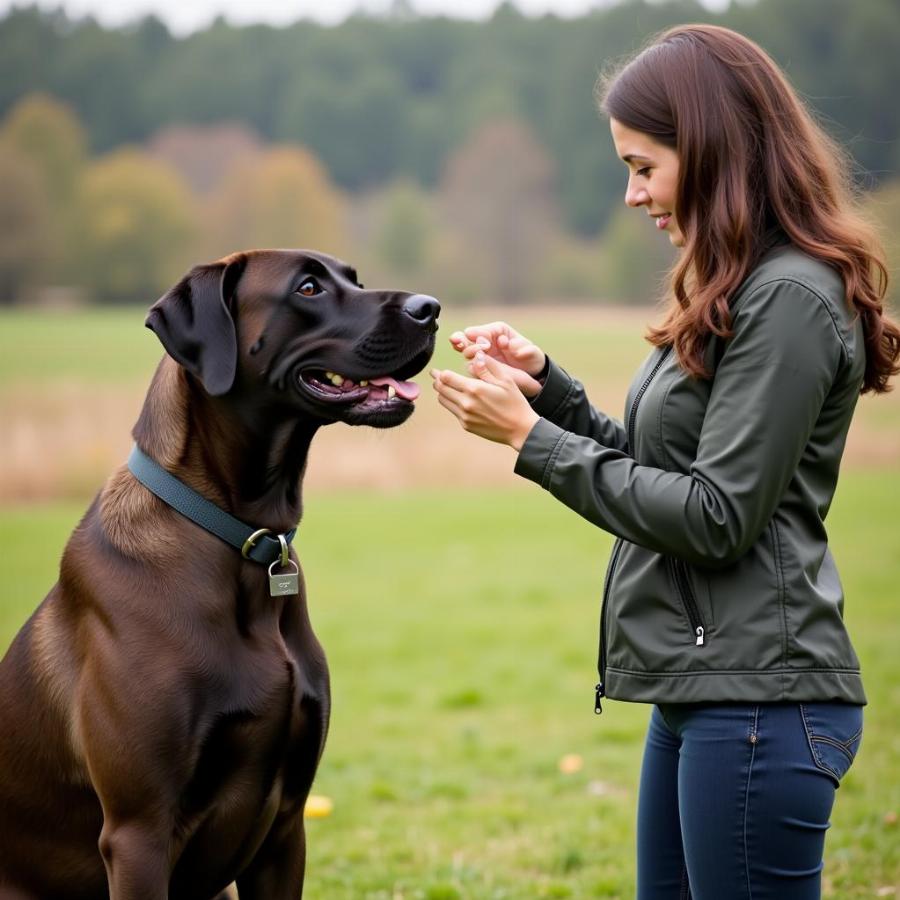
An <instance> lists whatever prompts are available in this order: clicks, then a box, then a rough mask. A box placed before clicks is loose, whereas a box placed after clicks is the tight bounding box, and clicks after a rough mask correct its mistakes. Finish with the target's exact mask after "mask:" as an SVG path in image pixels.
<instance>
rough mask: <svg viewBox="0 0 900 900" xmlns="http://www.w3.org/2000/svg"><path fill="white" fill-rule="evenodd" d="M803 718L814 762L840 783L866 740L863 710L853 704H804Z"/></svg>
mask: <svg viewBox="0 0 900 900" xmlns="http://www.w3.org/2000/svg"><path fill="white" fill-rule="evenodd" d="M800 716H801V718H802V719H803V727H804V729H805V730H806V738H807V740H808V741H809V749H810V751H811V752H812V756H813V762H815V764H816V765H817V766H818V767H819V768H820V769H822V771H824V772H827V773H828V774H829V775H831V777H832V778H834V780H835V781H836V782H838V783H840V780H841V779H842V778H843V777H844V775H846V774H847V770H848V769H849V768H850V765H851V763H852V762H853V760H854V758H855V756H856V753H857V751H858V750H859V745H860V742H861V741H862V729H863V712H862V707H861V706H857V705H856V704H853V703H801V704H800Z"/></svg>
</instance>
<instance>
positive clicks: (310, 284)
mask: <svg viewBox="0 0 900 900" xmlns="http://www.w3.org/2000/svg"><path fill="white" fill-rule="evenodd" d="M321 291H322V289H321V288H320V287H319V282H318V281H316V279H315V278H307V279H305V280H304V281H303V283H302V284H301V285H300V287H298V288H297V293H298V294H302V295H303V296H304V297H314V296H315V295H316V294H318V293H321Z"/></svg>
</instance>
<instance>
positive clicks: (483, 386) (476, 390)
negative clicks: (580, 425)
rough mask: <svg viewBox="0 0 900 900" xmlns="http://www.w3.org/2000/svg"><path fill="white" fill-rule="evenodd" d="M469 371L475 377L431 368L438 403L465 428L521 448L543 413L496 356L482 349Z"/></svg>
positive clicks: (501, 442)
mask: <svg viewBox="0 0 900 900" xmlns="http://www.w3.org/2000/svg"><path fill="white" fill-rule="evenodd" d="M469 371H470V372H471V373H472V374H473V375H474V376H475V377H474V378H467V377H466V376H465V375H460V374H459V373H458V372H453V371H452V370H450V369H444V370H440V369H432V370H431V377H432V378H433V379H434V383H433V386H434V389H435V390H436V391H437V394H438V403H440V404H441V406H444V407H446V408H447V409H449V410H450V412H452V413H453V415H454V416H456V418H457V419H459V422H460V424H461V425H462V427H463V428H465V430H466V431H470V432H472V434H477V435H478V436H479V437H483V438H487V440H489V441H496V442H497V443H499V444H509V446H510V447H512V448H513V449H515V450H521V449H522V444H524V443H525V438H526V437H528V432H530V431H531V429H532V428H533V427H534V423H535V422H537V420H538V419H539V418H540V416H539V415H538V414H537V413H536V412H535V411H534V410H533V409H532V408H531V406H530V405H529V403H528V401H527V400H526V399H525V397H524V396H523V395H522V392H521V391H520V390H519V387H518V385H516V383H515V381H513V379H512V377H511V376H510V375H509V374H507V373H506V372H505V371H504V370H503V368H502V367H501V366H500V364H499V363H497V362H496V360H493V359H491V358H490V357H489V356H487V355H485V354H484V353H481V352H479V353H477V354H476V356H475V358H474V359H473V360H472V361H471V362H470V363H469Z"/></svg>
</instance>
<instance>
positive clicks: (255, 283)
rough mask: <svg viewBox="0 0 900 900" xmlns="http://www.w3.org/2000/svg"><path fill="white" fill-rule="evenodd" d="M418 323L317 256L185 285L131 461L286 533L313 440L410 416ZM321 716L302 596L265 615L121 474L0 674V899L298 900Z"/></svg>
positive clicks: (421, 303)
mask: <svg viewBox="0 0 900 900" xmlns="http://www.w3.org/2000/svg"><path fill="white" fill-rule="evenodd" d="M439 310H440V307H439V306H438V303H437V301H436V300H434V299H433V298H431V297H426V296H423V295H418V294H416V295H413V294H408V293H398V292H379V291H367V290H364V289H363V286H362V285H360V284H358V283H357V278H356V273H355V272H354V271H353V270H352V269H351V268H349V267H348V266H346V265H344V264H342V263H340V262H339V261H338V260H336V259H333V258H332V257H329V256H325V255H322V254H317V253H308V252H302V251H287V250H277V251H252V252H248V253H240V254H235V255H233V256H230V257H226V258H225V259H223V260H221V261H219V262H217V263H214V264H212V265H209V266H201V267H198V268H195V269H194V270H193V271H192V272H191V273H190V274H189V275H188V276H186V277H185V278H184V279H183V280H182V281H181V282H180V283H179V284H178V285H176V286H175V287H174V288H173V289H172V290H171V291H169V292H168V293H167V294H166V295H165V296H164V297H162V298H161V299H160V300H159V301H158V302H157V303H156V304H155V305H154V306H153V308H152V309H151V310H150V314H149V316H148V318H147V325H148V326H149V327H150V328H152V329H153V330H154V331H155V332H156V334H157V335H158V336H159V338H160V340H161V341H162V343H163V345H164V346H165V348H166V350H167V351H168V354H169V356H166V357H164V358H163V360H162V362H161V363H160V365H159V368H158V369H157V371H156V375H155V376H154V378H153V382H152V384H151V386H150V389H149V391H148V393H147V398H146V401H145V403H144V407H143V411H142V412H141V415H140V418H139V420H138V422H137V425H136V426H135V429H134V432H133V434H134V438H135V441H136V443H137V446H138V447H139V448H141V450H143V451H144V453H145V454H147V456H149V457H151V458H152V459H153V460H155V461H156V462H157V463H158V464H159V465H160V466H162V467H163V468H164V469H166V470H168V471H169V472H170V473H172V474H174V475H175V476H177V478H179V479H180V480H181V481H182V482H184V483H185V484H186V485H188V486H189V487H191V488H193V490H194V491H196V492H198V493H199V494H201V495H203V496H204V497H206V498H207V499H208V500H210V501H212V502H213V503H215V504H216V505H217V506H218V507H220V508H221V509H222V510H226V511H228V512H229V513H231V515H233V516H235V517H236V518H238V519H240V520H242V521H243V522H244V523H247V524H249V525H251V526H252V527H253V528H266V529H269V530H270V531H271V532H272V534H273V535H277V534H283V533H285V532H287V531H288V530H289V529H291V528H293V527H294V526H295V525H296V523H297V522H298V521H299V519H300V514H301V492H300V485H301V479H302V475H303V471H304V467H305V464H306V457H307V452H308V449H309V444H310V441H311V439H312V437H313V435H314V434H315V432H316V430H317V429H318V428H319V427H320V426H321V425H325V424H329V423H331V422H335V421H343V422H347V423H349V424H352V425H374V426H377V427H390V426H392V425H397V424H399V423H400V422H402V421H404V420H405V419H406V418H407V417H408V416H409V415H410V413H411V412H412V409H413V405H412V402H411V401H412V400H413V399H415V394H416V392H417V389H416V387H415V385H412V384H410V383H408V382H406V381H404V379H405V378H408V377H410V376H411V375H414V374H415V373H416V372H418V371H420V370H421V369H422V368H423V367H424V366H425V365H426V364H427V362H428V360H429V359H430V357H431V353H432V351H433V349H434V333H435V331H436V329H437V323H436V320H437V316H438V313H439ZM334 373H339V374H340V375H341V376H343V379H344V380H343V381H342V382H341V381H340V379H338V377H337V376H336V375H335V374H334ZM329 376H330V377H329ZM270 539H271V538H270ZM291 559H292V560H295V559H296V557H295V556H293V554H292V555H291ZM328 715H329V690H328V670H327V667H326V663H325V656H324V654H323V652H322V648H321V646H320V645H319V643H318V641H317V640H316V638H315V635H314V634H313V631H312V628H311V627H310V622H309V618H308V616H307V609H306V598H305V592H304V589H303V584H302V579H301V581H300V586H299V595H293V596H291V595H289V596H271V595H270V590H269V577H268V575H267V572H266V566H265V565H260V564H259V563H258V562H256V561H253V560H251V559H246V558H244V557H243V556H242V554H241V552H240V551H239V550H236V549H234V547H232V546H230V545H229V544H227V543H225V541H224V540H222V539H220V538H219V537H216V536H214V534H212V533H210V532H209V531H207V530H204V529H203V528H201V527H199V526H198V525H196V524H194V523H193V522H192V521H190V520H189V519H188V518H185V517H184V516H183V515H182V514H181V513H179V512H177V511H176V510H175V509H173V508H172V507H171V506H170V505H168V504H167V503H165V502H163V501H162V500H161V499H159V498H158V497H157V496H155V495H154V494H153V493H151V492H150V491H149V490H148V489H147V488H146V487H144V486H143V485H142V484H141V483H139V482H138V481H137V480H136V479H135V477H134V476H133V475H132V474H131V472H130V471H129V470H128V469H127V468H125V467H123V468H121V469H120V470H119V471H118V472H116V473H115V474H114V475H113V476H112V477H111V478H110V479H109V481H108V482H107V483H106V485H105V486H104V488H103V489H102V490H101V492H100V494H99V495H98V497H97V498H96V499H95V500H94V502H93V504H92V505H91V507H90V509H89V510H88V512H87V514H86V515H85V517H84V519H82V521H81V523H80V524H79V525H78V527H77V528H76V530H75V532H74V534H73V535H72V537H71V539H70V541H69V543H68V545H67V547H66V549H65V553H64V555H63V559H62V564H61V567H60V578H59V582H58V583H57V584H56V585H55V586H54V588H53V589H52V590H51V591H50V593H49V595H48V596H47V598H46V599H45V600H44V602H43V603H42V604H41V605H40V607H39V608H38V609H37V611H36V612H35V613H34V615H33V616H32V617H31V618H30V619H29V621H28V622H27V623H26V624H25V626H24V627H23V628H22V630H21V631H20V632H19V634H18V636H17V637H16V639H15V641H14V642H13V644H12V646H11V647H10V649H9V652H8V653H7V655H6V657H5V659H4V660H3V661H2V663H0V898H2V900H13V898H14V900H26V898H27V900H51V898H52V900H98V898H105V897H111V898H112V900H138V898H139V900H165V898H172V900H176V898H185V900H209V898H213V897H215V896H217V895H218V894H219V893H220V892H222V891H223V890H224V889H225V888H226V886H227V885H229V884H230V883H231V882H233V881H236V883H237V887H238V891H239V894H240V898H241V900H278V898H291V900H296V898H297V897H299V896H300V894H301V892H302V886H303V873H304V863H305V845H304V831H303V807H304V802H305V800H306V797H307V794H308V792H309V788H310V785H311V784H312V780H313V775H314V774H315V771H316V766H317V763H318V760H319V756H320V754H321V752H322V747H323V744H324V741H325V734H326V731H327V727H328Z"/></svg>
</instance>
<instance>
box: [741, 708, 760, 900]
mask: <svg viewBox="0 0 900 900" xmlns="http://www.w3.org/2000/svg"><path fill="white" fill-rule="evenodd" d="M758 733H759V706H754V707H753V716H752V718H751V720H750V735H749V736H750V762H749V764H748V766H747V786H746V788H745V790H744V872H745V876H746V879H747V900H753V891H752V889H751V887H750V848H749V847H748V841H747V820H748V819H749V814H750V781H751V778H752V776H753V761H754V759H755V758H756V744H757V740H756V738H757V735H758Z"/></svg>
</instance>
